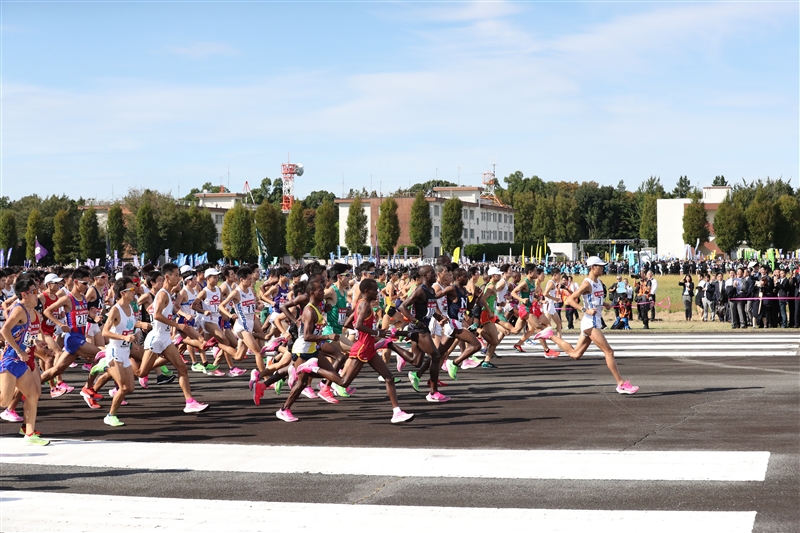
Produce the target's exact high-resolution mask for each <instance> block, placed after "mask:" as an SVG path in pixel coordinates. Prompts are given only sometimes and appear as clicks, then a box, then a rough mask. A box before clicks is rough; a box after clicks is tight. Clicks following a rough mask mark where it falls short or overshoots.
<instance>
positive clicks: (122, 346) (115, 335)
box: [103, 277, 136, 427]
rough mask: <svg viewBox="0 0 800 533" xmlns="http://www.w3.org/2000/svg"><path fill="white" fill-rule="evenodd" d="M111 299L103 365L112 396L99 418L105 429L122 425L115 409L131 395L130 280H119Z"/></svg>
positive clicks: (133, 289) (132, 319)
mask: <svg viewBox="0 0 800 533" xmlns="http://www.w3.org/2000/svg"><path fill="white" fill-rule="evenodd" d="M114 296H115V297H116V299H117V303H116V304H114V305H113V306H112V307H111V309H110V310H109V312H108V318H107V319H106V323H105V326H103V336H104V337H105V338H107V339H108V348H107V349H106V363H107V365H108V373H109V374H111V377H112V378H113V379H114V382H115V383H116V384H117V389H116V394H114V395H113V396H114V399H113V400H112V401H111V409H110V410H109V411H108V414H107V415H106V417H105V418H104V419H103V423H104V424H106V425H108V426H114V427H116V426H124V425H125V423H124V422H122V421H120V419H119V418H117V410H118V409H119V407H120V405H122V403H123V402H124V401H125V396H127V395H128V394H130V393H131V392H133V384H134V374H133V369H132V368H131V344H133V342H134V341H135V338H136V337H135V335H134V330H135V329H136V315H135V314H134V312H133V305H132V304H133V300H134V299H135V298H136V286H135V285H134V284H133V281H132V280H131V278H127V277H123V278H122V279H119V280H117V281H116V282H115V283H114Z"/></svg>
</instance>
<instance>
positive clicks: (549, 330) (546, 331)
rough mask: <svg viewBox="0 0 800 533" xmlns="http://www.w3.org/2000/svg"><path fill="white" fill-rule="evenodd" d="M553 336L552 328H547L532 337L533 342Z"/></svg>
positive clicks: (554, 332)
mask: <svg viewBox="0 0 800 533" xmlns="http://www.w3.org/2000/svg"><path fill="white" fill-rule="evenodd" d="M555 334H556V331H555V330H554V329H553V328H551V327H550V326H548V327H546V328H544V329H543V330H542V331H540V332H539V333H537V334H536V335H534V336H533V340H535V341H538V340H539V339H549V338H550V337H552V336H553V335H555Z"/></svg>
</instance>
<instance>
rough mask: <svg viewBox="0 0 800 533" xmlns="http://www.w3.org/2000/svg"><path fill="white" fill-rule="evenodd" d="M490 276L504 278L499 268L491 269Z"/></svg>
mask: <svg viewBox="0 0 800 533" xmlns="http://www.w3.org/2000/svg"><path fill="white" fill-rule="evenodd" d="M486 274H488V275H489V276H502V275H503V273H502V272H500V269H499V268H497V267H489V272H487V273H486Z"/></svg>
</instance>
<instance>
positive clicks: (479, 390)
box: [0, 356, 800, 532]
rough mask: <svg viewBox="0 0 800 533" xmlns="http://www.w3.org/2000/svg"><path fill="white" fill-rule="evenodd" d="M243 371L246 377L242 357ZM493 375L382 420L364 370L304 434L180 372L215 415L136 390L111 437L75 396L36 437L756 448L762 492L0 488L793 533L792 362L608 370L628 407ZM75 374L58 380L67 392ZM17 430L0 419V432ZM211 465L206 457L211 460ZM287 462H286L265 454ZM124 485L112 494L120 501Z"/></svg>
mask: <svg viewBox="0 0 800 533" xmlns="http://www.w3.org/2000/svg"><path fill="white" fill-rule="evenodd" d="M248 362H249V365H247V368H248V369H249V368H250V366H251V365H253V362H252V359H251V360H249V361H248ZM497 363H498V365H499V368H498V369H495V370H483V369H475V370H470V371H464V372H460V373H459V379H458V381H455V382H453V381H451V380H450V379H449V378H447V379H446V381H447V383H448V385H449V386H448V387H446V388H443V389H442V390H443V392H444V393H446V394H448V395H450V396H451V397H452V401H451V402H449V403H447V404H431V403H428V402H426V401H425V398H424V394H417V393H415V392H414V391H413V390H412V389H411V387H410V385H409V384H408V382H407V380H406V379H405V377H403V378H404V379H403V382H402V383H400V384H399V385H398V395H399V400H400V404H401V407H402V408H403V409H404V410H405V411H408V412H414V413H415V414H416V415H417V417H416V419H415V420H414V421H412V422H411V423H409V424H407V425H404V426H393V425H391V424H390V423H389V418H390V416H391V406H390V404H389V402H388V398H387V397H386V393H385V389H384V385H383V384H382V383H379V382H378V381H377V378H376V375H375V374H374V373H373V372H372V371H371V370H370V369H368V368H366V369H365V370H364V372H363V373H362V376H360V377H359V378H358V379H357V380H356V381H355V383H354V386H356V387H357V388H358V391H357V393H356V394H355V395H354V396H353V397H352V398H350V399H344V400H342V401H341V402H340V404H339V405H329V404H327V403H324V402H322V400H309V399H305V398H301V399H300V400H299V401H298V403H297V404H296V405H295V407H294V408H293V412H294V414H295V416H297V417H298V418H300V422H298V423H294V424H287V423H284V422H281V421H279V420H278V419H277V418H275V414H274V413H275V411H276V410H277V409H278V408H279V407H280V406H281V404H282V402H283V398H285V396H286V393H285V392H284V394H283V396H282V397H281V398H279V397H277V396H276V395H275V394H274V392H272V391H268V392H267V394H266V396H265V398H264V400H263V401H262V405H261V406H260V407H257V406H255V405H253V403H252V400H251V397H250V393H249V391H248V389H247V378H246V377H241V378H227V377H225V378H211V377H208V376H204V375H201V374H191V378H192V387H193V391H194V396H195V397H196V398H198V399H199V400H200V401H203V402H207V403H210V404H211V407H210V408H209V409H208V411H207V412H205V413H202V414H199V415H186V414H184V413H183V412H182V411H181V409H182V403H183V401H182V396H181V393H180V390H179V388H178V385H177V383H174V384H170V385H164V386H160V387H151V388H150V389H149V390H143V389H141V388H138V387H137V389H136V390H135V392H134V394H133V395H131V396H130V397H129V400H130V405H128V406H125V407H123V408H122V409H121V410H120V412H119V416H120V418H121V419H122V420H123V421H124V422H125V423H126V425H125V426H124V427H121V428H109V427H108V426H105V425H104V424H103V423H102V417H103V415H104V414H105V412H106V409H107V406H108V405H109V404H110V401H109V400H108V399H104V400H102V401H101V404H102V405H103V407H104V408H103V409H102V410H100V411H92V410H90V409H88V407H87V406H86V404H85V403H84V402H83V400H82V399H81V398H80V396H78V394H77V389H76V391H75V392H73V393H72V394H70V395H67V396H64V397H62V398H58V399H50V398H49V397H47V398H43V400H42V403H41V405H40V410H39V422H38V425H37V429H39V430H40V431H41V432H42V433H43V434H44V435H45V436H47V437H50V438H58V439H104V440H125V441H138V442H187V443H240V444H285V445H315V446H326V445H328V446H369V447H386V448H387V452H386V460H387V461H393V462H394V461H403V457H402V455H399V454H397V453H393V452H392V450H391V448H398V447H406V448H467V449H475V450H476V453H491V450H492V449H520V450H529V449H546V450H646V451H663V450H684V451H689V450H703V451H768V452H770V454H771V456H770V460H769V466H768V468H767V473H766V479H765V481H763V482H756V481H746V482H718V481H694V482H686V481H682V482H674V481H607V480H535V479H522V480H513V479H511V480H509V479H503V480H495V479H470V478H444V477H441V478H440V477H418V475H417V476H415V472H417V471H419V469H422V468H425V465H420V464H408V475H407V476H405V477H384V476H357V475H353V476H328V475H314V474H250V473H246V472H243V473H231V472H213V471H212V472H208V471H189V470H169V469H166V470H165V469H164V468H168V465H167V466H165V465H159V469H158V470H152V469H151V468H149V467H148V465H147V464H143V465H142V468H140V469H114V468H96V469H92V468H85V467H71V466H56V467H48V468H47V469H43V468H42V467H41V466H32V465H25V464H3V467H2V476H0V488H2V489H3V490H43V491H53V492H72V493H87V494H126V495H131V496H159V497H171V498H199V499H222V500H226V499H230V500H245V499H246V500H264V501H267V500H269V501H296V500H298V499H302V501H305V502H326V503H362V504H377V505H432V506H455V507H501V508H502V507H520V508H532V507H536V508H553V509H618V508H625V509H631V510H636V509H661V510H701V511H720V510H724V511H752V510H755V511H757V516H756V521H755V528H754V531H759V532H767V531H770V532H772V531H775V532H777V531H800V505H798V504H799V503H800V454H799V453H798V452H800V357H797V356H789V357H753V358H743V357H714V358H694V357H691V358H689V357H687V358H681V357H658V358H637V357H628V358H624V359H620V361H619V366H620V370H621V372H622V374H623V377H625V378H626V379H630V380H631V381H632V382H633V383H634V384H636V385H639V386H640V387H641V389H640V391H639V392H638V393H637V394H636V395H633V396H623V395H619V394H617V393H616V392H615V391H614V383H613V380H612V379H611V375H610V373H609V372H608V370H607V369H606V367H605V363H604V361H603V360H602V359H601V358H597V357H594V358H588V359H584V360H581V361H578V362H574V361H571V360H569V359H568V358H565V357H562V358H559V359H555V360H545V359H543V358H531V357H527V358H522V357H511V356H505V357H503V358H502V359H500V360H498V361H497ZM84 377H85V374H83V373H81V372H79V371H76V370H75V369H73V370H70V372H69V374H68V376H67V381H68V382H70V383H71V384H73V385H77V384H78V383H79V382H80V380H81V379H83V378H84ZM17 430H18V425H16V424H10V423H3V424H1V425H0V436H4V437H5V436H8V435H13V434H14V433H15V432H16V431H17ZM207 460H208V461H209V463H211V464H213V462H214V457H208V458H207ZM269 460H284V458H269V457H267V458H265V461H269ZM121 487H124V489H122V488H121Z"/></svg>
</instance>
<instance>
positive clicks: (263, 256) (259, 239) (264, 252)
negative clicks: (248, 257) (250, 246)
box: [256, 228, 269, 270]
mask: <svg viewBox="0 0 800 533" xmlns="http://www.w3.org/2000/svg"><path fill="white" fill-rule="evenodd" d="M256 243H257V244H258V266H259V267H261V270H267V261H268V258H269V250H268V249H267V243H266V242H265V241H264V236H263V235H261V232H260V231H259V230H258V228H256Z"/></svg>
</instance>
